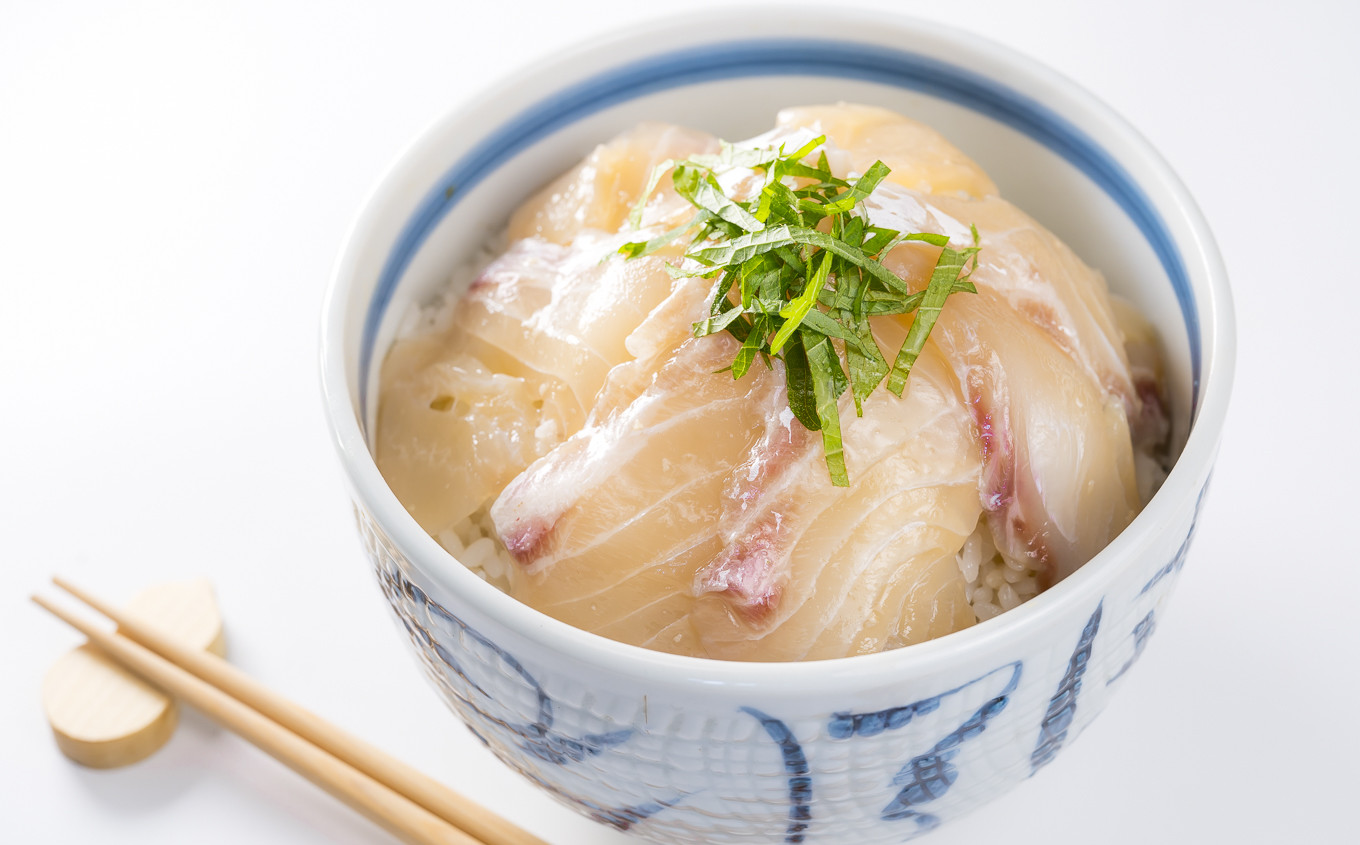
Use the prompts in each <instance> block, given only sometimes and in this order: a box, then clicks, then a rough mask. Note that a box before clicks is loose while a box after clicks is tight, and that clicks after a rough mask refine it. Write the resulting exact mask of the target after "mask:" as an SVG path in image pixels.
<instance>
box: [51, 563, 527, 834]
mask: <svg viewBox="0 0 1360 845" xmlns="http://www.w3.org/2000/svg"><path fill="white" fill-rule="evenodd" d="M52 582H53V583H54V584H56V585H57V586H58V587H60V588H61V589H63V590H65V591H66V592H68V593H70V594H71V595H72V596H74V597H75V598H77V599H79V600H80V601H82V602H84V603H85V604H87V605H89V606H90V607H92V608H93V609H95V610H97V611H98V612H100V613H102V614H103V615H105V616H107V617H108V618H109V619H111V620H113V621H114V622H116V623H117V624H118V626H119V629H120V631H119V632H111V631H107V630H105V629H103V628H101V627H100V626H98V625H97V624H95V623H93V622H90V621H88V620H86V619H83V618H81V617H80V616H78V615H76V614H74V613H71V612H70V611H68V610H65V609H64V608H61V607H59V606H58V605H55V604H53V603H52V602H50V601H48V600H47V599H45V598H43V597H41V596H33V601H34V602H36V603H37V604H38V605H40V606H41V607H42V608H43V609H44V610H47V611H48V612H49V613H52V614H53V615H54V616H57V617H58V618H60V619H61V620H62V621H64V622H66V623H67V624H69V625H70V626H71V627H73V628H75V629H77V630H79V631H80V632H81V633H83V634H85V636H87V637H89V639H90V642H92V643H94V644H95V645H97V646H98V647H99V648H101V649H102V650H103V651H104V652H105V653H107V654H108V655H109V656H110V657H112V658H113V659H114V660H116V661H117V662H119V663H121V664H122V665H123V666H125V667H126V668H128V669H130V670H131V671H133V672H135V673H136V674H138V675H140V676H142V677H143V678H145V679H146V680H147V681H148V682H150V683H151V684H153V685H155V686H157V687H159V688H161V689H162V690H164V691H165V692H167V693H169V694H171V695H175V696H178V697H179V698H181V699H182V700H184V701H186V702H188V703H189V704H191V705H193V706H194V707H196V708H198V709H199V710H201V711H202V712H203V713H204V714H205V715H207V716H208V717H209V718H211V719H213V720H214V721H216V722H218V723H219V724H221V725H223V726H224V727H226V728H228V729H229V730H231V731H233V732H235V733H237V734H239V735H240V736H242V737H243V738H245V739H247V740H249V741H250V742H252V743H254V744H255V745H256V746H257V747H259V748H260V749H262V750H263V751H265V752H266V753H268V754H270V755H271V756H273V757H274V758H275V759H277V760H279V761H280V762H282V763H283V764H285V765H286V766H288V767H289V768H291V769H293V771H295V772H297V773H298V774H301V775H302V776H303V777H306V778H307V779H308V780H310V781H311V782H312V783H315V784H316V785H317V786H320V787H321V788H322V789H324V790H326V791H327V792H329V793H330V794H331V795H333V796H335V797H336V798H338V799H340V800H341V801H343V802H345V803H346V804H349V805H350V806H351V807H353V808H354V809H356V810H358V811H359V812H360V813H362V814H363V815H365V816H367V817H368V818H369V819H370V820H372V821H374V822H376V823H377V824H378V825H380V826H381V827H383V828H385V829H386V830H388V831H389V832H390V833H392V834H393V835H395V836H396V837H397V838H398V839H400V840H401V841H403V842H407V843H410V845H547V843H545V842H544V841H543V840H541V839H539V838H538V837H536V836H533V835H532V834H530V833H528V832H527V831H524V830H522V829H520V828H519V827H516V826H515V825H513V824H511V823H510V822H508V821H506V820H505V819H503V818H501V817H499V816H497V815H495V814H494V813H492V812H491V811H489V810H487V809H485V808H484V807H480V806H478V805H477V804H475V803H473V802H472V801H470V800H468V799H467V798H464V797H463V796H461V795H459V794H458V793H456V792H453V791H452V790H450V789H449V788H448V787H446V786H444V785H443V784H441V783H439V782H438V781H436V780H434V779H433V778H431V777H429V776H427V775H424V774H421V773H420V772H418V771H416V770H414V769H412V768H410V767H409V766H407V765H406V764H404V763H402V762H401V761H399V760H397V759H396V758H395V757H392V756H391V755H389V754H387V753H386V752H384V751H382V750H380V749H378V748H375V747H374V746H372V745H370V744H368V743H366V742H364V741H363V740H361V739H359V738H358V737H355V736H353V735H351V734H348V733H346V732H344V731H342V730H341V729H339V728H337V727H336V726H334V725H332V724H330V723H329V722H327V721H325V720H323V719H321V718H320V717H318V716H316V715H314V714H312V713H309V712H308V711H306V710H304V709H303V708H301V707H299V706H297V705H296V704H294V703H292V702H291V701H288V700H287V699H285V698H282V697H281V696H279V695H278V694H277V693H274V692H271V691H270V690H269V689H268V688H266V687H265V686H263V685H262V684H260V683H259V682H258V681H256V680H254V679H253V678H251V677H250V676H249V675H247V674H245V673H244V672H242V671H241V670H239V669H237V668H236V667H235V666H233V665H231V664H230V663H228V662H226V661H225V660H223V659H222V658H220V657H218V656H217V655H215V654H212V653H210V652H206V651H201V652H200V651H192V650H190V649H187V648H184V647H182V646H180V645H178V644H176V643H174V642H172V641H171V640H169V639H167V638H166V637H164V636H161V635H160V634H159V633H157V632H156V631H155V630H154V629H152V628H150V627H148V626H146V625H144V624H142V623H140V622H138V621H137V620H136V619H133V618H131V617H129V616H126V615H124V614H123V613H122V612H120V611H119V610H118V609H116V608H114V607H113V606H112V605H110V604H108V603H107V602H104V601H102V600H100V599H98V598H96V597H94V596H92V595H90V594H89V593H87V592H85V591H84V590H82V589H80V588H79V587H76V586H75V585H73V584H71V583H69V582H67V581H65V580H63V579H61V578H53V579H52Z"/></svg>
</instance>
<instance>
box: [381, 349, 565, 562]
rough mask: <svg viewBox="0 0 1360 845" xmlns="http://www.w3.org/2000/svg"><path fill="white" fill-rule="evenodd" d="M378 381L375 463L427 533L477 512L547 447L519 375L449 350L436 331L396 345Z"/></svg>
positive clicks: (531, 395)
mask: <svg viewBox="0 0 1360 845" xmlns="http://www.w3.org/2000/svg"><path fill="white" fill-rule="evenodd" d="M381 384H382V389H381V393H380V396H379V400H378V409H379V410H378V432H379V436H378V439H377V444H376V446H377V448H376V452H377V455H376V457H377V461H378V466H379V468H380V469H381V470H382V474H383V477H384V478H385V479H387V483H388V484H389V485H391V487H392V491H393V492H394V493H396V495H397V499H398V500H400V501H401V502H402V504H404V505H405V506H406V509H407V510H408V511H410V513H411V515H412V516H413V517H415V520H416V522H418V523H420V527H421V528H423V529H425V530H426V531H427V532H429V533H430V534H435V535H437V534H438V533H439V532H440V531H442V530H444V529H446V528H450V527H452V526H453V525H455V524H457V523H458V522H459V521H460V520H461V519H463V518H464V517H465V516H467V515H468V514H471V513H472V512H474V511H475V510H477V508H479V507H481V506H482V504H483V503H484V502H485V501H486V500H487V499H489V498H490V497H491V496H494V495H495V494H496V493H497V491H499V490H500V489H501V488H503V487H504V486H505V485H506V484H507V483H509V481H510V479H512V478H514V477H515V475H516V474H517V473H519V471H520V470H521V469H522V468H524V467H525V466H528V464H529V463H530V462H531V461H533V460H534V459H535V458H536V457H538V455H539V454H540V452H541V451H544V450H543V449H542V447H541V444H539V443H538V442H537V438H536V436H535V428H536V427H537V426H538V424H539V419H538V417H539V415H538V412H537V410H535V407H534V403H535V401H536V400H537V399H538V396H537V394H536V393H535V392H534V391H533V390H531V389H529V387H528V385H526V384H525V382H524V380H523V379H518V378H514V377H512V376H507V375H502V374H496V373H492V372H491V371H489V370H487V369H486V367H484V366H482V364H481V363H480V362H479V361H477V360H476V359H474V358H471V357H469V356H466V355H459V354H455V355H449V354H448V352H447V350H446V349H445V348H444V345H443V343H442V341H441V339H440V338H438V337H431V336H426V337H418V338H412V339H409V340H406V341H403V342H401V343H398V344H396V345H395V346H393V348H392V351H391V352H390V353H389V354H388V356H387V359H386V361H384V362H383V371H382V381H381Z"/></svg>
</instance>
